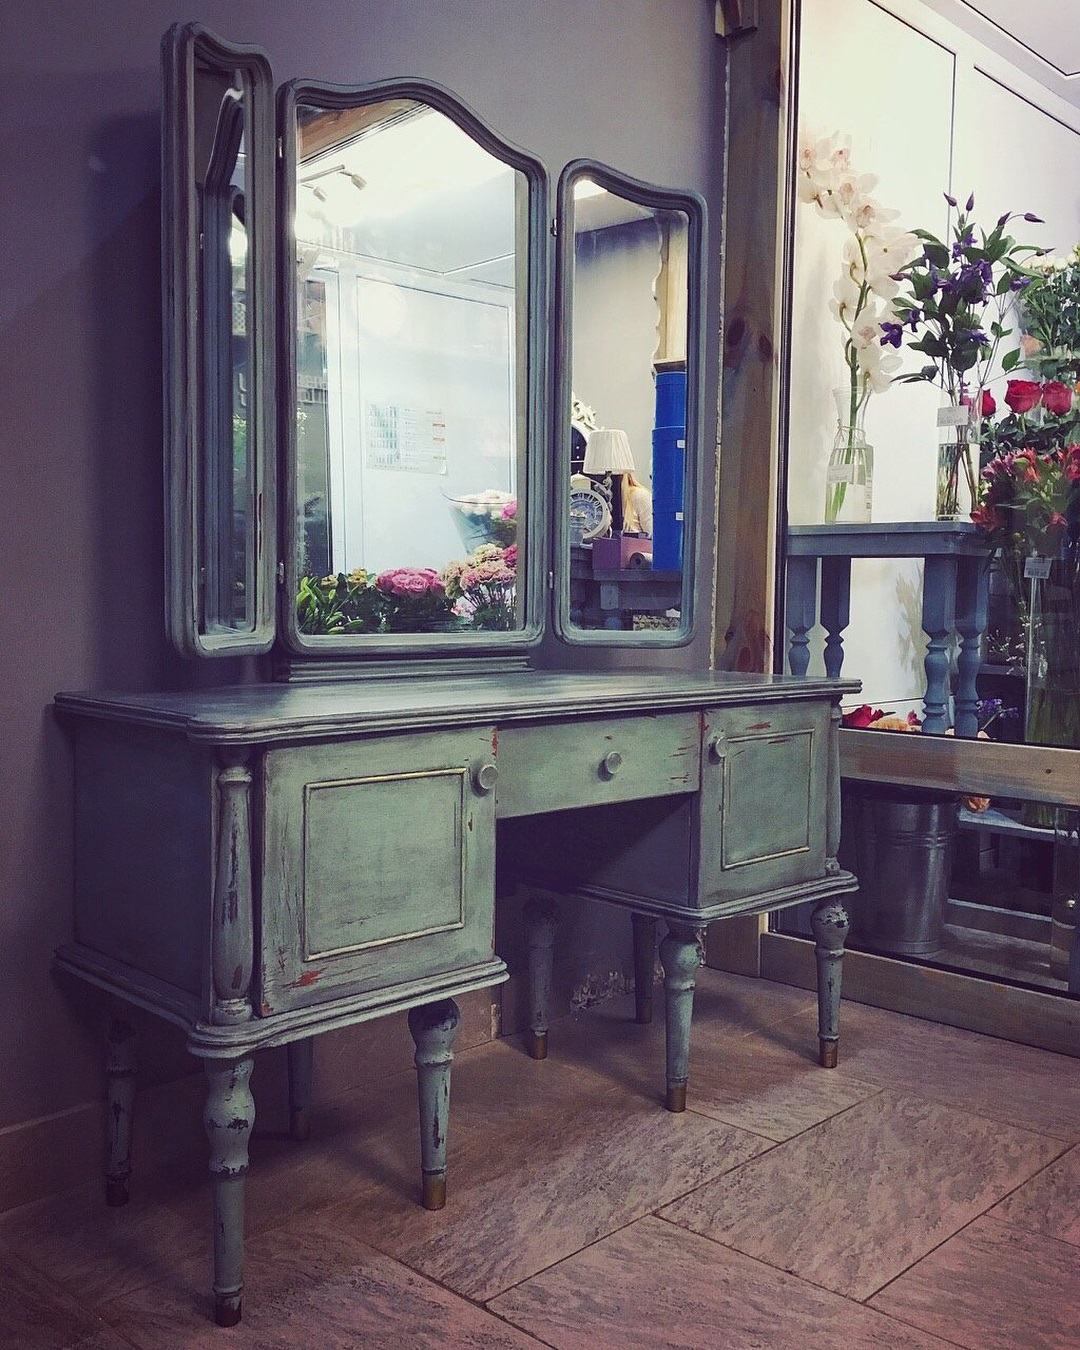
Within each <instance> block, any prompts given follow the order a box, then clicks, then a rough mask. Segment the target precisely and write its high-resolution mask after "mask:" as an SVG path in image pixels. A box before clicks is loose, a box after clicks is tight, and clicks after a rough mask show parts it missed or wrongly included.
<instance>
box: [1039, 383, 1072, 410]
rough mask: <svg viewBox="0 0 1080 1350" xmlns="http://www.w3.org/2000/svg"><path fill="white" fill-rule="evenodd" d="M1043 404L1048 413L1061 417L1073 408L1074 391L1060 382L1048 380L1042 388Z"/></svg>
mask: <svg viewBox="0 0 1080 1350" xmlns="http://www.w3.org/2000/svg"><path fill="white" fill-rule="evenodd" d="M1042 404H1043V407H1044V408H1045V409H1046V411H1047V412H1048V413H1053V414H1054V416H1055V417H1060V416H1061V414H1062V413H1067V412H1068V411H1069V409H1070V408H1071V407H1072V390H1071V389H1070V388H1069V386H1068V385H1067V384H1062V382H1061V381H1060V380H1047V382H1046V383H1045V384H1044V385H1043V387H1042Z"/></svg>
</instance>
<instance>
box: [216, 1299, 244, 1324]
mask: <svg viewBox="0 0 1080 1350" xmlns="http://www.w3.org/2000/svg"><path fill="white" fill-rule="evenodd" d="M214 1321H215V1322H216V1323H217V1324H218V1326H219V1327H238V1326H239V1325H240V1300H239V1298H215V1299H214Z"/></svg>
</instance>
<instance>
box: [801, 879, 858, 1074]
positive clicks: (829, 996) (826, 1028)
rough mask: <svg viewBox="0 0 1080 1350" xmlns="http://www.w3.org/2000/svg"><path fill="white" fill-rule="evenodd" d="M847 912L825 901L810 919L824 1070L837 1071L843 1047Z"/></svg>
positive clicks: (819, 1055) (819, 1042) (817, 905)
mask: <svg viewBox="0 0 1080 1350" xmlns="http://www.w3.org/2000/svg"><path fill="white" fill-rule="evenodd" d="M849 926H850V925H849V921H848V914H847V910H846V909H845V908H844V906H843V905H842V904H841V903H840V901H839V900H821V901H819V902H818V903H817V904H816V905H815V906H814V912H813V913H812V914H811V915H810V927H811V929H812V930H813V934H814V955H815V956H816V958H817V999H818V1057H819V1059H820V1061H821V1066H822V1068H824V1069H835V1068H836V1064H837V1060H838V1057H839V1046H840V975H841V971H842V967H843V960H844V939H845V938H846V937H847V934H848V928H849Z"/></svg>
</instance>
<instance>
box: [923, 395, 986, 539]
mask: <svg viewBox="0 0 1080 1350" xmlns="http://www.w3.org/2000/svg"><path fill="white" fill-rule="evenodd" d="M937 424H938V454H937V489H936V493H935V500H934V519H935V520H970V519H971V513H972V511H973V510H974V509H975V506H976V504H977V502H978V499H979V490H978V482H979V416H978V412H977V410H976V408H975V407H973V406H972V404H971V403H969V402H965V401H963V400H962V399H956V398H953V397H951V396H949V395H946V397H945V400H944V401H943V403H942V405H941V407H940V408H938V415H937Z"/></svg>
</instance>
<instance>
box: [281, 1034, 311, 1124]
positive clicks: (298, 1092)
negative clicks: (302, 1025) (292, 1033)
mask: <svg viewBox="0 0 1080 1350" xmlns="http://www.w3.org/2000/svg"><path fill="white" fill-rule="evenodd" d="M287 1050H288V1055H289V1134H290V1135H291V1136H292V1138H293V1139H297V1140H300V1141H303V1140H305V1139H307V1138H308V1136H309V1135H310V1134H311V1065H312V1059H313V1057H314V1051H315V1037H314V1036H305V1037H304V1039H303V1040H302V1041H290V1042H289V1044H288V1047H287Z"/></svg>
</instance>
